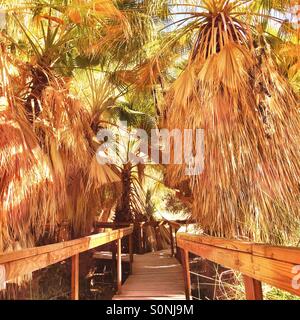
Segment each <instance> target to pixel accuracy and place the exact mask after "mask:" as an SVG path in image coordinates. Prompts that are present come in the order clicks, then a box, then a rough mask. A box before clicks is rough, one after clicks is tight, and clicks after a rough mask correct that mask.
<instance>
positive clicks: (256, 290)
mask: <svg viewBox="0 0 300 320" xmlns="http://www.w3.org/2000/svg"><path fill="white" fill-rule="evenodd" d="M243 278H244V284H245V292H246V299H247V300H263V292H262V286H261V282H260V281H258V280H256V279H253V278H251V277H248V276H245V275H243Z"/></svg>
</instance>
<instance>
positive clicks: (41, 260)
mask: <svg viewBox="0 0 300 320" xmlns="http://www.w3.org/2000/svg"><path fill="white" fill-rule="evenodd" d="M132 232H133V226H129V227H126V228H122V229H118V230H111V231H108V232H103V233H98V234H95V235H91V236H88V237H84V238H80V239H75V240H71V241H66V242H60V243H55V244H51V245H46V246H41V247H35V248H30V249H25V250H20V251H15V252H11V253H4V254H3V253H2V254H0V268H1V270H2V273H4V277H3V279H0V280H2V281H3V282H7V281H10V280H14V279H16V278H18V277H20V276H24V275H27V274H30V273H31V272H34V271H36V270H39V269H42V268H45V267H47V266H50V265H52V264H55V263H58V262H61V261H63V260H66V259H68V258H72V283H71V287H72V290H71V298H72V299H73V300H78V299H79V254H80V253H83V252H85V251H88V250H91V249H94V248H97V247H99V246H102V245H105V244H108V243H113V242H115V243H116V247H117V250H116V251H117V287H118V293H120V292H121V286H122V261H121V240H122V238H124V237H126V236H129V251H130V252H129V253H130V259H129V261H130V265H132V262H133V252H132V239H131V236H132ZM3 270H4V272H3ZM130 270H132V267H131V266H130ZM2 285H3V284H2ZM0 287H1V283H0Z"/></svg>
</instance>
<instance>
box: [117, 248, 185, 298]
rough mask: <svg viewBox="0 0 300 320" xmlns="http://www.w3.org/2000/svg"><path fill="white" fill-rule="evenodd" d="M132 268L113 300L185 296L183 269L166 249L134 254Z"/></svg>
mask: <svg viewBox="0 0 300 320" xmlns="http://www.w3.org/2000/svg"><path fill="white" fill-rule="evenodd" d="M132 271H133V272H132V275H131V276H129V278H128V279H127V280H126V282H125V283H124V285H123V287H122V294H121V295H115V296H114V297H113V300H185V289H184V279H183V270H182V267H181V265H180V263H179V262H178V261H177V260H176V259H175V258H174V257H171V255H170V252H169V250H163V251H158V252H151V253H146V254H144V255H135V256H134V263H133V270H132Z"/></svg>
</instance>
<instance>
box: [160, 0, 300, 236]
mask: <svg viewBox="0 0 300 320" xmlns="http://www.w3.org/2000/svg"><path fill="white" fill-rule="evenodd" d="M238 3H239V2H238V1H236V2H229V1H216V0H211V1H207V2H205V8H206V12H205V13H203V15H201V18H200V19H201V21H200V23H199V31H198V37H197V38H196V41H195V43H194V47H193V50H192V52H191V54H190V58H189V62H188V65H187V68H186V69H185V71H184V72H183V73H182V75H181V76H180V77H179V79H178V80H177V81H176V82H175V83H174V85H173V87H172V88H171V90H170V91H169V93H168V97H167V100H166V110H165V114H164V119H163V124H162V125H163V126H166V127H168V128H170V129H174V128H178V129H182V130H184V129H189V128H191V129H197V128H199V129H204V143H205V152H204V154H205V165H204V172H203V173H201V174H199V175H196V176H187V175H186V171H185V169H186V165H182V166H179V165H175V164H172V165H170V166H169V167H168V169H167V180H168V181H169V183H170V184H171V185H173V186H175V185H178V184H179V183H180V182H181V181H185V180H186V179H188V180H189V184H190V188H191V189H192V191H193V216H194V217H195V218H196V219H197V220H198V221H199V223H200V224H201V226H202V227H203V228H204V230H205V231H206V232H209V233H211V234H216V235H221V236H227V237H244V236H246V237H248V238H251V239H254V240H257V241H265V242H282V241H283V240H286V239H287V238H288V237H289V236H290V235H291V234H292V232H293V231H295V230H296V228H297V227H298V225H299V218H300V216H299V191H300V190H299V179H300V161H299V157H300V150H299V143H300V139H299V138H300V137H299V130H300V118H299V105H298V104H297V100H296V97H295V95H294V93H293V91H292V89H291V88H290V87H289V85H288V83H287V81H286V80H285V79H284V78H283V77H281V76H280V74H279V72H278V70H277V67H276V65H275V64H274V62H273V61H272V58H271V55H270V54H269V53H268V50H267V48H266V47H265V46H263V45H259V46H258V47H257V48H256V49H255V48H254V47H253V41H252V36H251V32H250V30H251V26H250V25H249V24H247V22H246V20H241V19H238V17H237V16H236V12H235V10H233V9H234V8H235V7H236V6H237V4H238ZM194 147H195V146H194Z"/></svg>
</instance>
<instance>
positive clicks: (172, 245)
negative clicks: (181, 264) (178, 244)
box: [169, 223, 174, 257]
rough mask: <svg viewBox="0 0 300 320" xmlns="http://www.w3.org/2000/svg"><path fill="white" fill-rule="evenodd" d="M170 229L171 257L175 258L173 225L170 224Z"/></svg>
mask: <svg viewBox="0 0 300 320" xmlns="http://www.w3.org/2000/svg"><path fill="white" fill-rule="evenodd" d="M169 229H170V244H171V257H174V238H173V228H172V225H171V224H170V223H169Z"/></svg>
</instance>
